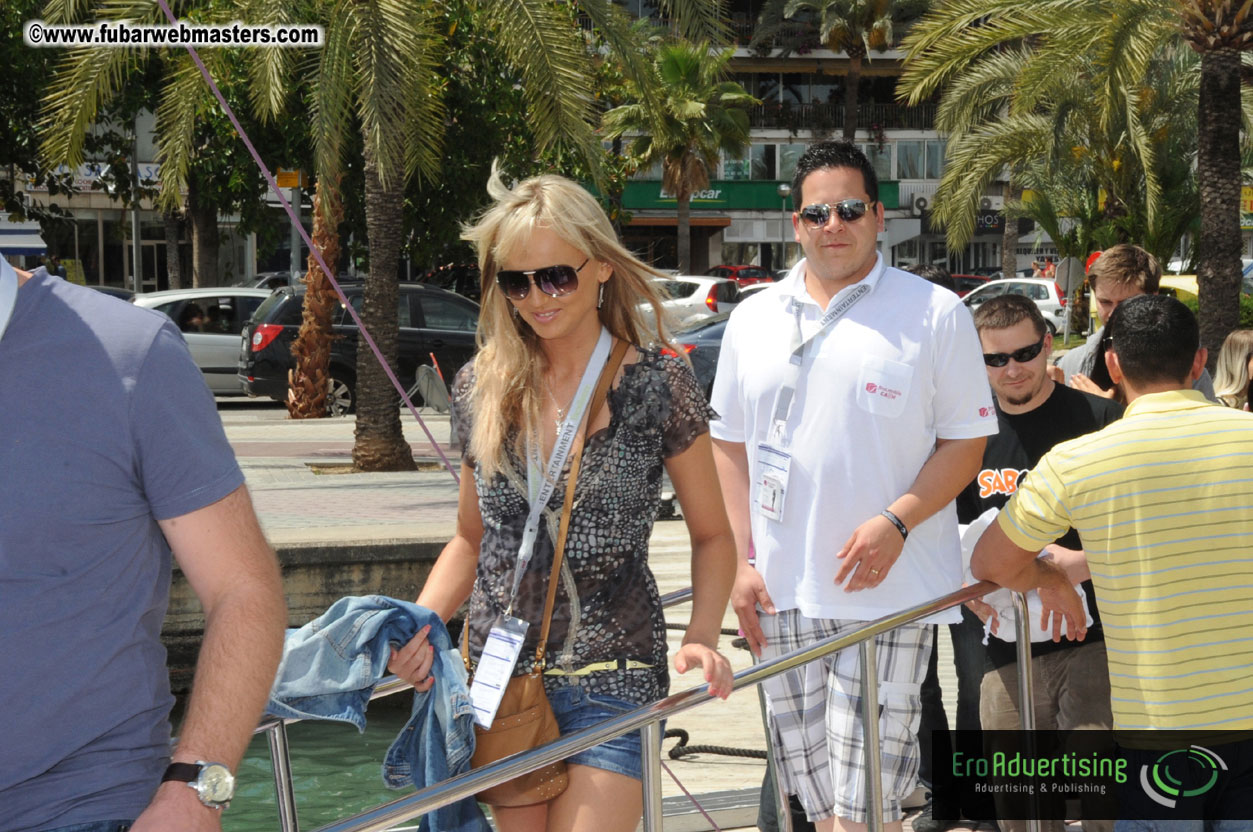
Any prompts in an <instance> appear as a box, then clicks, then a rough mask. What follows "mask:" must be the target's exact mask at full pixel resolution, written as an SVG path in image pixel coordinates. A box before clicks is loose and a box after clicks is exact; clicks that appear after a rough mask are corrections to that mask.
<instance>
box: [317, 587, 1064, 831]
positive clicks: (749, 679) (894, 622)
mask: <svg viewBox="0 0 1253 832" xmlns="http://www.w3.org/2000/svg"><path fill="white" fill-rule="evenodd" d="M997 588H998V587H997V586H996V585H995V584H992V583H990V582H988V581H983V582H981V583H978V584H975V585H973V586H968V587H963V588H962V589H960V590H958V591H957V592H953V593H950V594H948V595H944V596H941V597H940V598H936V599H934V600H932V601H928V602H926V603H923V604H919V605H917V606H914V607H910V608H908V609H905V610H902V611H900V612H897V613H893V614H892V615H887V616H884V617H882V618H879V619H876V620H875V621H872V622H870V623H868V624H867V625H866V626H864V627H861V628H860V629H857V630H855V631H853V632H851V633H846V634H843V635H836V636H831V637H829V638H826V639H823V640H821V641H818V642H816V643H814V644H813V645H811V646H809V647H805V648H801V649H798V650H794V651H792V652H790V653H787V654H785V655H783V656H779V657H778V658H775V659H771V660H770V661H767V662H764V663H762V664H758V665H754V666H753V667H750V668H747V669H745V670H742V671H740V672H739V673H737V674H735V676H734V682H733V686H732V690H733V691H734V690H741V689H743V688H746V687H750V686H752V685H756V684H760V683H761V682H762V681H764V680H765V679H768V678H770V677H772V676H776V675H778V674H780V673H784V672H786V671H788V670H793V669H795V668H797V667H800V666H801V665H804V664H808V663H809V662H812V661H815V660H817V659H821V658H825V657H826V656H829V655H832V654H833V653H836V652H838V651H840V650H843V649H845V648H847V647H852V646H853V645H857V644H862V643H863V642H869V641H870V640H871V639H873V638H874V637H875V636H877V635H879V634H880V633H885V632H887V631H889V630H893V629H895V628H897V627H900V626H902V625H904V624H910V623H913V622H915V621H918V620H920V619H923V618H926V617H928V616H930V615H934V614H935V613H937V612H942V611H944V610H947V609H951V608H952V607H955V606H958V605H959V604H963V603H965V602H966V601H969V600H972V599H975V598H980V597H982V596H983V595H986V594H987V593H989V592H991V591H993V590H995V589H997ZM1019 610H1020V612H1019V614H1018V615H1017V633H1018V642H1017V646H1018V659H1019V666H1020V667H1022V666H1029V665H1030V649H1031V639H1030V622H1029V621H1028V619H1027V617H1026V615H1025V612H1026V603H1025V601H1020V603H1019ZM871 652H872V651H870V650H869V649H867V650H866V651H865V653H866V654H869V653H871ZM1020 678H1021V676H1020ZM1026 681H1027V687H1028V688H1029V686H1030V679H1029V678H1028V679H1027V680H1026ZM875 688H877V679H871V678H869V674H867V673H864V672H863V673H862V708H863V725H867V726H868V725H870V723H872V722H875V723H876V725H877V720H872V719H870V718H869V716H868V714H867V711H869V710H870V709H871V708H872V707H873V709H874V711H875V712H877V710H878V696H877V695H873V698H872V696H871V695H870V694H873V692H874V690H875ZM1028 694H1029V690H1028ZM713 698H714V697H713V696H712V695H711V694H710V693H709V686H708V685H699V686H697V687H694V688H689V689H688V690H685V691H682V692H681V693H676V694H674V695H672V696H668V697H666V698H665V699H661V700H659V701H657V702H654V703H652V704H651V705H645V706H642V707H640V708H638V709H636V710H634V711H630V712H628V713H625V714H621V715H619V716H616V717H611V718H610V719H607V720H605V721H604V722H601V723H598V724H596V725H593V726H591V727H589V728H586V729H584V730H582V731H577V732H575V733H573V734H567V735H565V736H563V737H560V738H559V739H557V740H554V741H553V742H551V743H548V744H547V745H543V746H540V747H538V748H534V749H531V750H529V751H526V752H523V753H519V754H514V755H512V756H510V757H506V758H504V759H503V760H500V761H498V762H495V763H492V764H490V765H487V766H483V767H482V768H478V769H474V770H473V771H470V772H467V773H465V774H462V775H459V776H457V777H453V778H450V779H448V780H445V781H443V782H441V783H436V784H434V785H432V786H428V787H427V788H425V789H422V790H421V791H418V792H415V793H414V794H411V795H406V796H405V797H402V798H399V799H397V800H394V801H391V802H390V803H385V804H382V805H380V806H376V807H374V808H372V809H368V810H366V811H365V812H362V813H360V814H357V815H354V816H352V817H349V818H345V819H343V820H340V821H336V822H335V823H332V824H329V825H327V826H323V827H321V828H320V829H319V830H318V832H385V830H387V829H388V828H390V827H391V826H392V825H393V824H395V823H398V822H402V821H405V820H409V819H412V818H415V817H417V816H419V815H424V814H426V813H427V812H430V811H432V810H434V809H437V808H439V807H441V806H445V805H447V804H449V803H453V802H455V801H457V800H461V799H463V798H466V797H471V796H473V795H475V794H477V793H478V792H481V791H483V790H484V789H486V788H489V787H491V786H495V785H497V784H500V783H504V782H506V781H508V780H512V779H513V778H515V777H518V776H520V775H522V774H525V773H527V772H530V771H534V770H536V769H539V768H543V767H544V766H546V765H550V764H551V763H555V762H557V761H558V760H563V759H565V758H567V757H570V756H572V755H574V754H577V753H579V752H580V751H585V750H587V749H589V748H592V747H594V746H597V745H600V744H601V743H603V742H606V741H607V740H610V739H613V738H614V737H618V736H620V735H622V734H627V733H630V732H632V731H637V730H641V729H645V728H647V726H650V725H653V726H655V725H656V724H658V723H659V722H660V721H661V720H663V719H668V718H670V717H672V716H674V715H676V714H679V713H682V712H683V711H687V710H690V709H692V708H694V707H696V706H697V705H701V704H704V703H705V702H708V701H710V700H711V699H713ZM1021 701H1023V702H1026V703H1030V702H1031V701H1032V700H1031V697H1030V695H1028V696H1026V697H1024V698H1023V699H1022V700H1021ZM872 703H873V705H872ZM1019 710H1020V712H1021V713H1024V714H1026V713H1029V712H1030V711H1031V709H1030V708H1029V707H1028V708H1020V709H1019ZM650 738H651V739H650ZM645 740H646V742H645V753H646V754H647V753H648V750H649V747H650V746H654V745H656V744H659V741H660V732H659V731H657V730H656V729H655V728H654V729H650V730H649V731H648V732H646V736H645ZM863 746H864V749H865V753H866V755H867V758H868V760H869V758H870V757H872V756H873V757H874V758H875V759H877V758H878V748H877V747H876V746H875V745H872V744H871V743H869V742H865V743H863ZM871 765H873V763H871ZM868 770H869V767H868ZM867 787H868V790H875V789H881V788H882V784H881V783H880V782H878V781H877V780H876V779H874V778H869V777H868V778H867ZM646 796H647V797H649V798H651V799H650V800H649V802H650V803H652V802H654V801H655V799H656V795H653V794H648V793H646ZM868 809H869V821H870V823H869V828H870V829H871V830H879V829H882V826H883V804H882V801H881V800H880V801H877V802H871V803H870V804H869V806H868ZM657 817H658V813H657V811H656V807H653V806H647V807H645V811H644V819H645V827H644V828H645V832H660V826H659V825H657V823H656V818H657ZM1027 826H1028V830H1030V831H1031V832H1038V829H1039V822H1038V821H1036V820H1029V821H1028V822H1027Z"/></svg>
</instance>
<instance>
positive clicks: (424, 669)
mask: <svg viewBox="0 0 1253 832" xmlns="http://www.w3.org/2000/svg"><path fill="white" fill-rule="evenodd" d="M430 631H431V627H430V625H429V624H428V625H427V626H425V627H423V628H422V629H421V630H419V631H418V634H417V635H416V636H414V637H413V638H411V639H409V643H408V644H406V645H405V646H404V647H402V648H400V649H399V650H397V649H396V648H395V647H393V648H392V658H391V661H389V662H388V663H387V669H388V671H389V672H391V673H395V674H396V675H397V676H399V677H400V678H401V679H404V680H405V681H407V682H408V683H409V684H411V685H413V689H414V690H416V691H418V692H419V693H424V692H426V691H428V690H430V689H431V685H433V684H435V677H434V676H432V675H431V666H432V665H433V664H434V663H435V648H434V647H432V646H431V643H430V642H428V641H427V640H426V634H427V633H429V632H430Z"/></svg>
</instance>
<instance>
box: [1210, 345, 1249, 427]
mask: <svg viewBox="0 0 1253 832" xmlns="http://www.w3.org/2000/svg"><path fill="white" fill-rule="evenodd" d="M1250 378H1253V329H1237V330H1233V331H1232V332H1231V334H1230V335H1228V336H1227V340H1225V341H1223V348H1222V351H1221V352H1219V353H1218V366H1217V369H1216V370H1215V372H1214V394H1215V395H1216V396H1218V400H1219V401H1220V402H1222V403H1223V404H1225V405H1227V406H1228V407H1237V408H1242V409H1244V410H1248V409H1249V379H1250Z"/></svg>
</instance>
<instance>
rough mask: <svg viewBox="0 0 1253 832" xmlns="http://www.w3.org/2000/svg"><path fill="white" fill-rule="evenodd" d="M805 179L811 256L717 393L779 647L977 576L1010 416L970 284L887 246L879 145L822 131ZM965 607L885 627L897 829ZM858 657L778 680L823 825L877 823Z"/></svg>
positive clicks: (782, 752)
mask: <svg viewBox="0 0 1253 832" xmlns="http://www.w3.org/2000/svg"><path fill="white" fill-rule="evenodd" d="M792 195H793V200H794V201H795V204H796V205H797V206H801V207H800V210H799V211H798V212H796V213H794V214H793V215H792V225H793V228H794V229H795V234H796V239H797V240H798V241H799V242H800V244H801V247H802V248H803V249H804V251H805V259H804V260H802V261H801V262H800V263H798V264H797V265H796V266H795V267H794V268H793V269H792V271H791V272H790V273H789V274H788V276H787V277H786V278H785V279H784V280H782V281H781V282H780V283H779V284H778V285H776V286H774V287H772V288H771V289H769V290H767V291H765V292H762V293H761V294H760V295H759V296H757V297H754V298H752V299H751V300H748V301H746V302H745V303H743V304H741V305H740V306H739V308H738V309H737V310H736V311H735V313H734V314H733V315H732V317H731V320H730V321H729V323H728V324H727V330H726V335H725V336H724V338H723V344H722V352H721V358H720V360H719V366H718V374H717V378H716V381H715V383H714V390H713V401H712V404H713V406H714V409H715V410H717V411H718V413H720V414H721V417H720V418H719V419H718V420H716V421H715V422H714V423H713V424H712V426H711V428H712V434H713V437H714V444H715V460H716V462H717V465H718V472H719V478H720V480H721V483H722V490H723V494H724V497H725V499H726V501H727V511H728V513H729V515H730V517H731V522H732V526H733V528H734V530H735V534H736V543H737V547H738V549H739V553H740V567H739V570H738V573H737V576H736V584H735V590H734V591H733V593H732V605H733V606H734V608H735V611H736V614H737V615H738V616H739V620H740V626H741V628H742V629H743V630H744V632H745V633H746V634H747V636H748V640H749V644H750V646H751V647H752V649H753V651H754V653H756V654H757V655H759V656H761V657H762V658H763V659H768V658H771V657H773V656H777V655H780V654H782V653H784V652H787V651H790V650H793V649H795V648H797V647H800V646H803V645H807V644H810V643H813V642H814V641H817V640H819V639H822V638H825V637H827V636H829V635H832V634H834V633H841V632H849V631H852V630H854V629H857V628H858V627H860V626H862V624H863V623H864V622H866V621H870V620H873V619H875V618H879V617H881V616H883V615H885V614H888V613H891V612H895V611H898V610H901V609H903V608H906V607H909V606H912V605H915V604H918V603H921V602H923V601H926V600H929V599H931V598H935V597H936V596H938V595H942V594H944V593H947V592H951V591H954V590H956V589H958V588H959V587H960V586H961V551H960V546H959V543H958V537H957V517H956V514H955V513H954V509H953V504H952V503H953V498H954V497H956V496H957V494H958V493H959V492H960V491H961V490H962V488H964V487H965V486H966V484H967V483H968V482H970V480H971V479H972V478H973V477H974V475H975V472H976V471H977V470H978V468H979V464H980V461H981V459H982V455H983V446H984V442H985V439H984V437H986V436H988V435H990V434H993V433H995V432H996V429H997V428H996V412H995V410H994V409H993V406H992V397H991V393H990V391H989V389H988V385H987V380H986V374H985V373H984V372H983V369H982V367H983V365H982V359H981V348H980V346H979V339H978V336H977V335H976V333H975V328H974V324H973V322H972V320H971V317H970V315H969V313H968V312H967V311H966V310H965V309H963V308H962V306H961V301H960V300H958V298H957V296H956V295H954V294H953V293H952V292H948V291H945V290H944V289H942V288H939V287H937V286H933V285H932V284H930V283H928V282H927V281H925V280H923V279H922V278H920V277H916V276H914V275H911V274H908V273H906V272H903V271H900V270H898V269H894V268H888V267H886V266H885V265H884V263H883V260H882V257H881V256H880V255H879V254H878V252H877V250H876V242H875V240H876V236H877V234H878V232H879V231H881V230H882V229H883V204H882V203H881V202H879V199H878V182H877V180H876V178H875V173H874V169H873V168H872V167H871V166H870V163H869V162H868V161H867V160H866V157H865V156H864V155H863V154H862V153H861V152H860V151H859V150H857V149H856V147H854V146H853V145H851V144H847V143H844V142H821V143H818V144H815V145H813V146H812V147H810V148H809V150H808V151H806V152H805V154H804V155H803V156H802V157H801V158H800V160H799V161H798V162H797V166H796V175H795V178H794V180H793V186H792ZM750 542H751V544H752V545H753V547H754V548H755V552H756V562H755V566H754V565H750V563H749V561H748V553H749V547H750ZM762 613H764V614H762ZM958 620H959V615H958V612H957V611H956V610H950V611H948V612H947V613H945V614H941V615H938V616H935V617H933V618H932V619H930V620H928V621H927V622H926V623H925V624H923V623H919V624H914V625H910V626H908V627H903V628H900V629H897V630H895V631H892V632H890V633H885V634H884V635H882V636H880V637H879V638H878V639H876V645H877V651H876V652H877V657H878V666H879V678H880V697H881V703H880V705H881V707H880V725H879V736H880V740H881V750H882V757H883V767H882V768H883V781H884V805H883V811H884V819H885V820H886V821H888V827H887V828H888V829H900V826H901V824H900V821H901V818H902V811H901V800H902V799H904V798H905V797H906V796H908V794H909V793H910V792H911V791H913V789H914V787H915V784H916V782H917V771H918V744H917V738H916V734H917V730H918V721H919V714H920V705H919V695H918V694H919V686H920V685H921V683H922V680H923V677H924V676H925V675H926V669H927V660H928V658H929V657H930V651H931V628H930V626H929V625H930V624H931V623H952V622H956V621H958ZM858 665H859V662H858V657H857V651H856V650H845V651H843V652H842V653H841V654H839V655H838V656H837V657H834V658H831V659H828V660H824V661H822V662H815V663H811V664H809V665H807V666H805V667H803V668H800V669H798V670H795V671H792V672H789V673H786V674H783V675H781V676H778V677H775V678H774V679H773V680H771V682H770V683H768V684H767V685H766V686H765V689H766V697H767V704H768V710H769V714H770V722H771V731H772V734H773V737H774V740H775V746H776V753H777V754H778V756H779V757H780V759H779V760H778V763H779V766H778V771H779V776H780V778H781V782H782V784H783V787H784V789H785V791H787V792H788V793H790V794H796V795H797V796H798V797H799V798H800V801H801V804H802V805H803V806H804V808H805V812H806V814H807V815H808V817H809V819H810V820H812V821H814V822H815V824H816V825H817V827H818V829H819V830H831V829H833V828H839V829H844V830H857V829H864V828H865V824H866V819H867V811H866V809H867V807H866V800H865V779H864V776H863V763H862V739H861V738H862V729H861V717H860V714H859V708H860V701H859V700H860V695H859V688H858V686H859V684H860V672H859V668H858Z"/></svg>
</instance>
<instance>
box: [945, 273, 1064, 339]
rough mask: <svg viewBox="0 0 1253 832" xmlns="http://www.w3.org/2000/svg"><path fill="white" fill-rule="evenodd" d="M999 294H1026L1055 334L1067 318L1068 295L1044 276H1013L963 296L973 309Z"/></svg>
mask: <svg viewBox="0 0 1253 832" xmlns="http://www.w3.org/2000/svg"><path fill="white" fill-rule="evenodd" d="M998 295H1024V296H1025V297H1029V298H1031V299H1032V300H1033V301H1035V305H1036V306H1038V307H1039V308H1040V314H1041V315H1043V316H1044V323H1046V324H1047V325H1048V328H1049V332H1051V333H1053V334H1054V335H1056V334H1057V331H1058V330H1059V329H1061V328H1062V327H1063V325H1064V322H1065V318H1066V295H1065V294H1064V293H1063V292H1062V290H1061V287H1060V286H1058V285H1057V282H1056V281H1053V280H1048V279H1046V278H1042V277H1011V278H1009V279H1008V280H996V281H992V282H990V283H987V284H985V285H983V286H981V287H979V288H978V289H975V290H974V291H972V292H971V293H970V294H968V295H966V297H965V298H963V299H962V300H963V302H964V303H965V304H966V305H967V306H969V307H970V308H971V309H972V310H973V309H975V308H977V307H978V306H979V305H980V304H981V303H983V302H985V301H987V300H991V299H992V298H994V297H997V296H998Z"/></svg>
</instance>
